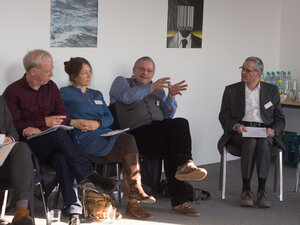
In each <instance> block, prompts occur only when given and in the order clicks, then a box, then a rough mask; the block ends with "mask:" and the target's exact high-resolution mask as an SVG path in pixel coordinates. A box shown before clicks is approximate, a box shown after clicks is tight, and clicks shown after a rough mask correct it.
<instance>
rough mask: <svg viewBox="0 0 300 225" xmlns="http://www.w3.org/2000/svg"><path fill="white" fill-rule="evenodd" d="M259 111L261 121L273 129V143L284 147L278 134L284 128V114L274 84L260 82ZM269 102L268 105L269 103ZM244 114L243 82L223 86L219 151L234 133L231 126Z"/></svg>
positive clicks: (240, 119) (239, 121)
mask: <svg viewBox="0 0 300 225" xmlns="http://www.w3.org/2000/svg"><path fill="white" fill-rule="evenodd" d="M259 97H260V112H261V117H262V120H263V123H264V124H266V126H267V127H270V128H272V129H273V130H274V131H275V137H274V138H273V139H274V145H276V146H278V147H280V148H282V149H284V146H283V144H282V142H281V141H280V139H279V137H278V135H279V134H280V132H281V131H282V130H283V129H284V126H285V116H284V114H283V112H282V109H281V105H280V95H279V92H278V88H277V87H276V86H275V85H272V84H268V83H265V82H260V93H259ZM269 102H270V103H272V105H271V106H270V107H265V106H266V104H267V103H269ZM270 103H269V105H270ZM244 115H245V83H244V82H238V83H235V84H231V85H229V86H227V87H226V88H225V91H224V94H223V99H222V105H221V111H220V114H219V120H220V122H221V125H222V127H223V130H224V134H223V135H222V136H221V138H220V140H219V142H218V149H219V151H220V153H222V152H223V148H224V146H225V145H226V144H227V142H228V141H229V139H230V138H231V136H232V135H233V134H234V131H233V130H232V129H233V126H234V125H235V124H236V123H241V122H242V118H243V117H244Z"/></svg>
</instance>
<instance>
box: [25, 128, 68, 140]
mask: <svg viewBox="0 0 300 225" xmlns="http://www.w3.org/2000/svg"><path fill="white" fill-rule="evenodd" d="M58 128H62V129H64V130H72V129H73V128H74V127H70V126H66V125H56V126H53V127H50V128H49V129H47V130H44V131H43V132H41V133H39V134H34V135H32V136H30V137H27V140H30V139H31V138H35V137H39V136H42V135H44V134H49V133H51V132H53V131H56V130H57V129H58Z"/></svg>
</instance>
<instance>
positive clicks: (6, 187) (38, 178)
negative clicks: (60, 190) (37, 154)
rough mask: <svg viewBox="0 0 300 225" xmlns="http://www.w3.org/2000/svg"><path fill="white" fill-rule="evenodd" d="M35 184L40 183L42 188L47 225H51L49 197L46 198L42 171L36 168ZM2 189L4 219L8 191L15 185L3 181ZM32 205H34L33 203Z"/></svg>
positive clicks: (0, 215)
mask: <svg viewBox="0 0 300 225" xmlns="http://www.w3.org/2000/svg"><path fill="white" fill-rule="evenodd" d="M34 184H35V185H39V188H40V192H41V197H42V202H43V208H44V212H45V216H46V225H51V219H50V212H49V208H48V204H47V199H46V198H45V192H44V188H43V181H42V176H41V175H40V173H39V172H38V171H37V170H35V176H34ZM1 189H2V190H4V196H3V203H2V208H1V214H0V218H2V219H3V218H4V216H5V211H6V205H7V198H8V191H9V190H12V189H13V185H12V184H11V183H5V182H1ZM30 207H33V205H31V206H30ZM32 211H33V210H31V212H32Z"/></svg>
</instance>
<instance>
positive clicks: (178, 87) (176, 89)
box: [169, 80, 188, 98]
mask: <svg viewBox="0 0 300 225" xmlns="http://www.w3.org/2000/svg"><path fill="white" fill-rule="evenodd" d="M187 86H188V85H187V84H185V80H183V81H180V82H178V83H177V84H174V85H170V86H169V96H170V97H171V98H174V97H175V95H178V94H179V95H182V93H181V92H182V91H185V90H186V89H187Z"/></svg>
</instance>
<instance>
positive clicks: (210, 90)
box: [0, 0, 281, 164]
mask: <svg viewBox="0 0 300 225" xmlns="http://www.w3.org/2000/svg"><path fill="white" fill-rule="evenodd" d="M167 5H168V1H167V0H151V1H149V0H128V1H123V0H114V1H112V0H99V40H98V48H50V47H49V46H50V44H49V43H50V41H49V37H50V34H49V30H50V1H49V0H48V1H45V0H9V1H1V3H0V32H1V35H0V40H1V41H0V49H1V50H0V76H1V83H0V93H2V92H3V91H4V89H5V87H6V86H7V85H8V84H10V83H11V82H13V81H14V80H16V79H18V78H20V77H21V76H22V75H23V73H24V69H23V67H22V58H23V56H24V55H25V54H26V52H27V51H28V50H31V49H34V48H43V49H46V50H49V51H50V53H51V54H52V55H53V58H54V63H55V69H54V74H55V76H54V77H53V80H54V81H55V82H56V83H57V84H58V85H59V86H63V85H66V84H67V83H68V82H67V75H66V74H65V73H64V70H63V62H64V61H66V60H68V59H69V58H70V57H71V56H82V57H86V58H87V59H88V60H89V61H90V62H91V64H92V66H93V69H94V81H93V87H96V88H98V89H100V90H101V91H102V92H103V94H104V96H105V98H106V101H107V102H108V101H109V99H108V92H109V88H110V85H111V83H112V81H113V80H114V78H115V77H116V76H118V75H125V76H130V75H131V69H132V65H133V63H134V61H135V60H136V59H137V58H138V57H140V56H144V55H150V56H151V57H153V59H154V61H155V62H156V64H157V70H156V75H155V76H156V78H159V77H163V76H171V77H172V80H173V82H178V81H180V80H182V79H185V80H186V81H187V82H188V84H189V89H188V91H186V92H185V93H184V95H183V96H180V97H177V101H178V103H179V108H178V111H177V113H176V116H182V117H186V118H188V119H189V121H190V125H191V132H192V140H193V155H194V160H195V162H196V163H197V164H205V163H212V162H217V161H219V157H220V156H219V153H218V151H217V148H216V144H217V141H218V139H219V137H220V136H221V133H222V130H221V126H220V124H219V121H218V113H219V109H220V104H221V98H222V94H223V90H224V87H225V85H227V84H230V83H233V82H236V81H239V80H240V73H239V71H238V69H237V68H238V67H239V66H241V65H242V63H243V61H244V59H245V58H246V57H247V56H251V55H256V56H259V57H261V58H262V59H263V61H264V62H265V67H266V69H268V68H269V69H273V68H278V67H279V63H280V61H279V59H280V54H279V53H280V48H279V46H280V22H281V20H280V19H281V16H280V15H281V0H252V1H248V0H226V1H224V0H205V1H204V24H203V38H204V39H203V48H202V49H167V48H165V46H166V30H167Z"/></svg>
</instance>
